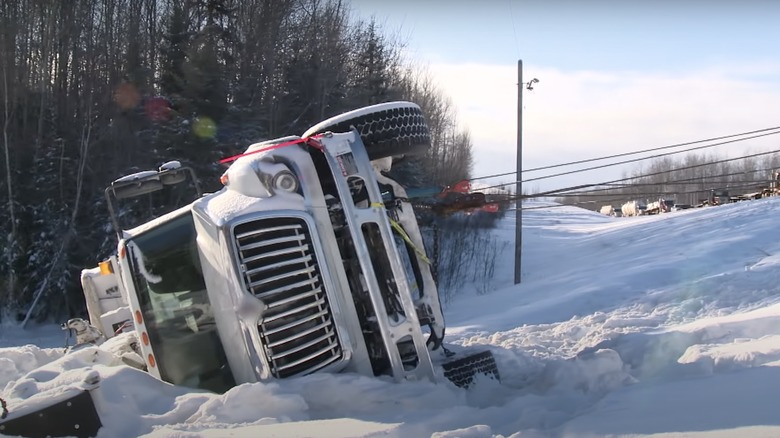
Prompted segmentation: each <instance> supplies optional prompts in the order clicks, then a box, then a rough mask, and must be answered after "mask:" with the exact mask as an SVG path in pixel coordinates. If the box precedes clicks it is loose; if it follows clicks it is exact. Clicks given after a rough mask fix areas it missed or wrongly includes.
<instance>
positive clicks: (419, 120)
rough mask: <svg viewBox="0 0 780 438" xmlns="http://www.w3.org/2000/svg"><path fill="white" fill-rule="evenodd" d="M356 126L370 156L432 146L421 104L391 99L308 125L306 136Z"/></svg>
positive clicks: (417, 151)
mask: <svg viewBox="0 0 780 438" xmlns="http://www.w3.org/2000/svg"><path fill="white" fill-rule="evenodd" d="M352 127H354V128H355V129H357V131H358V133H359V134H360V139H361V140H362V141H363V144H364V145H365V146H366V151H367V152H368V158H369V159H370V160H372V161H373V160H378V159H380V158H386V157H392V156H396V155H414V154H421V153H424V152H425V151H426V150H427V149H428V148H429V147H430V145H431V135H430V132H429V131H428V125H427V124H426V123H425V117H423V114H422V110H420V107H419V106H417V105H416V104H414V103H411V102H388V103H380V104H378V105H372V106H367V107H364V108H358V109H356V110H354V111H350V112H347V113H344V114H339V115H337V116H334V117H331V118H329V119H327V120H324V121H322V122H320V123H318V124H316V125H314V126H312V127H311V128H309V129H308V130H307V131H306V132H305V133H304V134H303V137H311V136H313V135H316V134H321V133H323V132H327V131H331V132H334V133H341V132H349V131H351V130H352Z"/></svg>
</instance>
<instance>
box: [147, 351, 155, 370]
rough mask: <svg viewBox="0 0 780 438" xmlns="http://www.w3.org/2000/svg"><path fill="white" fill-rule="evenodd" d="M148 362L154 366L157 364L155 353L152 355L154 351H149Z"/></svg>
mask: <svg viewBox="0 0 780 438" xmlns="http://www.w3.org/2000/svg"><path fill="white" fill-rule="evenodd" d="M146 363H148V364H149V366H150V367H152V368H154V367H155V366H156V365H157V361H155V360H154V355H152V353H149V356H147V358H146Z"/></svg>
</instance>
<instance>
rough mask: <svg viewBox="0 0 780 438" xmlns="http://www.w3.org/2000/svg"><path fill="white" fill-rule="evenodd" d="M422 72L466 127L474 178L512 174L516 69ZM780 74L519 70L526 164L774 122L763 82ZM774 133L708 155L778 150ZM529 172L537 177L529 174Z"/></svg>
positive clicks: (771, 98)
mask: <svg viewBox="0 0 780 438" xmlns="http://www.w3.org/2000/svg"><path fill="white" fill-rule="evenodd" d="M429 69H430V72H431V74H432V76H433V77H434V78H435V80H436V82H437V84H438V86H439V87H440V88H441V89H442V91H443V92H444V93H445V94H446V95H447V96H449V97H450V98H451V99H452V101H453V103H454V104H455V106H456V108H457V111H458V116H459V120H460V122H461V123H462V124H463V125H464V126H466V127H467V128H468V129H469V130H470V131H471V134H472V138H473V141H474V145H475V155H476V158H477V165H476V168H475V172H474V173H475V175H486V174H493V173H497V172H503V171H512V170H514V169H515V161H514V156H515V150H516V132H517V131H516V129H517V128H516V126H517V125H516V120H517V115H516V114H517V88H516V83H517V69H516V66H515V65H482V64H432V65H431V66H430V68H429ZM778 73H780V65H778V64H772V63H760V64H756V65H755V66H750V65H741V66H738V67H736V68H730V69H724V68H710V69H707V70H702V71H691V72H687V73H684V74H680V73H677V74H658V73H643V72H630V71H629V72H608V71H561V70H558V69H554V68H547V67H539V66H534V65H528V64H526V65H525V66H524V72H523V76H524V77H523V80H524V81H529V80H530V79H532V78H534V77H536V78H538V79H539V80H540V82H539V83H538V84H535V86H534V90H533V91H530V92H529V91H525V92H524V94H523V104H524V105H523V164H524V165H523V167H524V168H532V167H538V166H542V165H549V164H557V163H563V162H568V161H573V160H579V159H584V158H592V157H599V156H605V155H610V154H614V153H622V152H630V151H635V150H640V149H647V148H652V147H658V146H665V145H669V144H675V143H681V142H687V141H695V140H700V139H705V138H709V137H717V136H722V135H729V134H735V133H739V132H745V131H751V130H756V129H762V128H768V127H772V126H779V125H780V118H778V114H780V85H778V84H776V83H774V82H770V81H769V80H766V78H768V77H777V75H778ZM779 137H780V136H771V137H767V138H766V139H756V140H751V141H745V142H741V143H736V144H732V145H729V146H720V147H716V148H712V149H707V151H709V150H712V151H713V152H716V153H718V154H722V155H730V156H734V155H735V154H738V153H741V152H742V151H744V150H746V149H750V150H752V151H757V150H771V149H780V138H779ZM633 167H634V166H632V165H628V167H627V168H629V169H630V168H633ZM564 170H565V169H564ZM620 172H621V170H618V169H612V170H609V171H607V170H604V171H600V172H588V173H584V174H582V176H581V177H580V178H581V180H582V181H584V182H597V181H603V180H605V179H609V178H610V177H612V176H614V175H617V176H618V177H619V174H620ZM531 176H536V174H533V175H530V174H529V175H528V176H526V178H527V177H531ZM524 179H525V178H524ZM510 180H511V178H510ZM539 185H540V186H542V187H543V188H544V187H545V186H547V185H552V186H553V187H558V186H560V184H556V183H541V182H540V183H539Z"/></svg>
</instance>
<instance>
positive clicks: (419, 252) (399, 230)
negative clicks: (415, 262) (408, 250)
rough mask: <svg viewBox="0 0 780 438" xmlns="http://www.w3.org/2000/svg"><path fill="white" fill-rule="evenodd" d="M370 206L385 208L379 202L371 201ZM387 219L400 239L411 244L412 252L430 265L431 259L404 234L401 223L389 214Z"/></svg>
mask: <svg viewBox="0 0 780 438" xmlns="http://www.w3.org/2000/svg"><path fill="white" fill-rule="evenodd" d="M371 206H372V207H377V208H382V209H384V208H385V204H382V203H380V202H372V203H371ZM387 219H388V220H389V221H390V225H391V226H392V227H393V229H394V230H395V231H396V232H397V233H398V235H399V236H401V238H402V239H404V242H406V243H408V244H409V246H411V247H412V249H414V252H415V253H417V256H418V257H420V260H422V261H424V262H425V263H427V264H429V265H430V264H431V261H430V260H429V259H428V256H426V255H425V252H423V251H422V250H421V249H420V248H418V247H417V245H415V244H414V242H412V238H411V237H409V235H408V234H406V231H404V229H403V227H402V226H401V224H399V223H398V222H396V221H395V220H393V218H391V217H389V216H388V217H387Z"/></svg>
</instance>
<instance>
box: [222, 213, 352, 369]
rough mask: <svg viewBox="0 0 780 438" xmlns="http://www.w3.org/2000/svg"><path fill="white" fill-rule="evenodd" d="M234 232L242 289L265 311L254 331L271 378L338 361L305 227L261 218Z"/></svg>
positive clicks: (298, 220) (295, 221)
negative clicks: (262, 347)
mask: <svg viewBox="0 0 780 438" xmlns="http://www.w3.org/2000/svg"><path fill="white" fill-rule="evenodd" d="M233 233H234V237H235V240H236V244H237V248H238V256H239V262H240V264H241V271H242V273H243V277H244V284H245V287H246V288H247V290H248V292H249V293H251V294H252V295H254V296H255V297H257V298H259V299H261V300H262V301H263V302H264V303H265V304H266V305H267V306H268V309H267V310H266V311H265V313H264V314H263V319H262V322H261V323H260V325H259V326H258V330H259V333H260V337H261V339H262V340H263V346H264V347H265V355H266V359H267V360H268V364H269V365H270V367H271V373H272V374H273V375H274V376H275V377H277V378H284V377H291V376H296V375H301V374H308V373H311V372H314V371H316V370H319V369H321V368H324V367H326V366H327V365H329V364H331V363H333V362H336V361H338V360H339V359H340V358H341V357H342V348H341V345H339V340H338V336H337V334H336V327H335V324H334V322H333V318H332V315H331V311H330V306H329V304H328V299H327V295H326V293H325V286H324V285H323V283H322V278H321V275H320V270H319V266H318V264H317V259H316V255H315V253H314V248H313V247H312V241H311V238H310V234H309V229H308V226H307V224H306V222H305V221H304V220H303V219H301V218H296V217H285V218H267V219H260V220H256V221H252V222H247V223H243V224H240V225H238V226H236V227H235V229H234V231H233Z"/></svg>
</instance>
